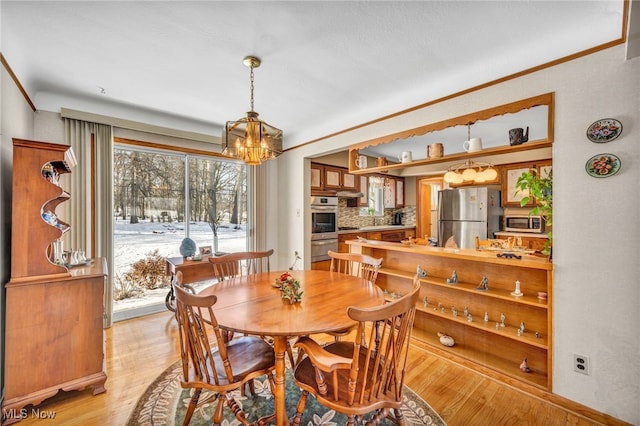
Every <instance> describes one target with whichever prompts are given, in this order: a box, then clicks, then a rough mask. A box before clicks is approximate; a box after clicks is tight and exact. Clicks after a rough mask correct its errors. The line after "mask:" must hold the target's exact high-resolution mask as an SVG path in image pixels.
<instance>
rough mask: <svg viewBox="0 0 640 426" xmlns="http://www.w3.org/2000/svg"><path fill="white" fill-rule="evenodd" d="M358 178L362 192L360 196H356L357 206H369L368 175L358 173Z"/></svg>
mask: <svg viewBox="0 0 640 426" xmlns="http://www.w3.org/2000/svg"><path fill="white" fill-rule="evenodd" d="M358 179H360V191H361V192H362V197H360V198H358V207H369V177H368V176H367V175H360V176H358Z"/></svg>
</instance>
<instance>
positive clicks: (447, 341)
mask: <svg viewBox="0 0 640 426" xmlns="http://www.w3.org/2000/svg"><path fill="white" fill-rule="evenodd" d="M438 337H439V338H440V343H442V344H443V345H444V346H449V347H451V346H453V345H455V344H456V342H455V341H454V340H453V337H451V336H449V335H448V334H447V333H442V332H440V331H439V332H438Z"/></svg>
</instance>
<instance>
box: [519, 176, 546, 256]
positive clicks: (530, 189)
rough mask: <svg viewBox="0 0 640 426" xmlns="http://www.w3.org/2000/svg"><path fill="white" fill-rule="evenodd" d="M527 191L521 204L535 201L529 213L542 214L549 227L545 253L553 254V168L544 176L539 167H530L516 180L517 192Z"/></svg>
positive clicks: (524, 204)
mask: <svg viewBox="0 0 640 426" xmlns="http://www.w3.org/2000/svg"><path fill="white" fill-rule="evenodd" d="M521 192H522V193H525V194H527V195H525V196H524V197H522V199H521V200H520V206H522V207H524V206H526V205H527V204H529V202H530V201H532V200H533V201H534V202H535V204H534V207H533V208H532V209H531V210H530V211H529V215H536V216H542V218H543V220H544V221H545V226H546V228H547V229H549V232H548V234H547V235H548V236H549V240H548V241H547V242H546V243H545V245H544V250H543V251H542V253H543V254H549V255H550V254H551V246H552V245H553V236H552V232H551V226H552V225H553V220H552V219H553V170H549V173H548V174H545V175H544V176H542V175H541V174H540V171H539V170H537V169H529V171H527V172H524V173H523V174H522V175H521V176H520V177H519V178H518V180H517V181H516V194H518V193H521Z"/></svg>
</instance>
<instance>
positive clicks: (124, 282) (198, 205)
mask: <svg viewBox="0 0 640 426" xmlns="http://www.w3.org/2000/svg"><path fill="white" fill-rule="evenodd" d="M113 195H114V197H113V198H114V236H113V237H114V238H113V247H114V259H113V262H114V292H113V298H114V312H113V318H114V321H118V320H122V319H126V318H130V317H134V316H139V315H143V314H145V313H152V312H158V311H161V310H163V309H165V307H164V300H165V296H166V294H167V292H168V291H169V286H170V282H169V278H168V277H167V276H166V275H165V258H167V257H177V256H180V245H181V244H182V242H183V240H184V239H185V238H190V239H191V240H193V241H194V242H195V244H196V246H197V248H198V250H200V249H204V250H210V251H212V252H218V253H222V252H233V251H243V250H246V249H247V232H246V230H247V179H246V166H244V165H243V164H239V163H237V162H231V161H225V160H219V159H216V158H210V157H203V156H195V155H187V154H182V153H175V152H171V151H161V150H151V149H142V148H138V147H135V148H134V147H129V146H116V148H115V150H114V194H113ZM208 284H210V283H206V282H205V283H202V284H201V285H208Z"/></svg>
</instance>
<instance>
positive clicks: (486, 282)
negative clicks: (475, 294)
mask: <svg viewBox="0 0 640 426" xmlns="http://www.w3.org/2000/svg"><path fill="white" fill-rule="evenodd" d="M476 290H480V291H486V290H489V279H488V278H487V277H486V275H485V276H483V277H482V281H480V284H478V287H476Z"/></svg>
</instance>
